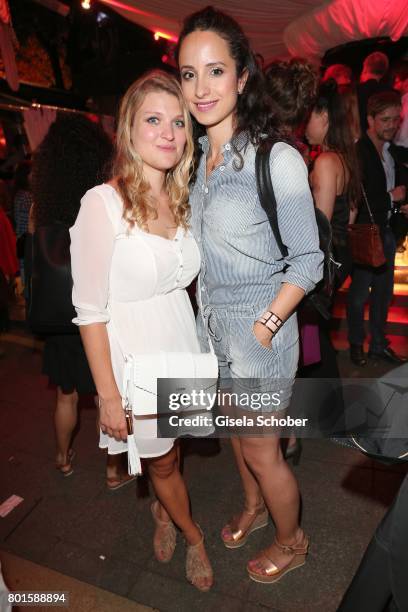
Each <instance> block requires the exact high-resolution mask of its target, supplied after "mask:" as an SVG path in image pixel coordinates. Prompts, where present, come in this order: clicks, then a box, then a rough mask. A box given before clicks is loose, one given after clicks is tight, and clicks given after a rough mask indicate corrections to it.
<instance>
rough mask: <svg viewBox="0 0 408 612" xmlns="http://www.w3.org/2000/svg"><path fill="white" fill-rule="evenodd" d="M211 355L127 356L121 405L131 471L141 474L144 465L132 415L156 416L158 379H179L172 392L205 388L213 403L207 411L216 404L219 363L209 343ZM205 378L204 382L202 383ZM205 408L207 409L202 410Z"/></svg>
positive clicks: (163, 352)
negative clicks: (126, 432)
mask: <svg viewBox="0 0 408 612" xmlns="http://www.w3.org/2000/svg"><path fill="white" fill-rule="evenodd" d="M210 348H211V350H210V352H209V353H187V352H185V353H171V352H166V351H160V352H159V353H138V354H133V353H129V354H127V355H126V356H125V367H124V371H123V389H122V403H123V408H124V410H125V416H126V424H127V430H128V436H127V444H128V472H129V474H141V473H142V465H141V462H140V455H139V451H138V449H137V446H136V441H135V437H134V432H133V416H143V415H157V399H158V393H157V380H158V379H159V378H167V379H177V388H173V389H174V391H173V389H172V390H171V391H172V392H175V391H177V394H185V393H186V394H189V396H191V393H192V391H193V390H194V389H195V390H197V389H204V391H205V392H206V393H210V396H212V398H213V399H212V400H211V401H210V402H207V405H206V406H205V409H206V410H210V409H211V408H212V406H213V405H214V403H215V397H216V390H217V381H218V360H217V357H216V355H215V353H214V349H213V346H212V343H211V340H210ZM203 379H204V380H203ZM202 409H204V407H202Z"/></svg>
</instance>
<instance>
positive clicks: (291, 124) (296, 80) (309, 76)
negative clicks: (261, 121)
mask: <svg viewBox="0 0 408 612" xmlns="http://www.w3.org/2000/svg"><path fill="white" fill-rule="evenodd" d="M265 77H266V89H267V93H268V96H269V103H270V107H271V114H272V115H271V121H272V126H271V131H272V133H273V132H277V133H278V134H280V135H283V136H284V135H285V134H286V136H291V135H293V132H294V131H295V130H296V128H298V127H299V126H300V125H301V124H302V123H304V122H305V121H306V120H307V118H308V116H309V114H310V113H311V111H312V108H313V105H314V103H315V100H316V93H317V87H318V76H317V72H316V70H315V69H314V67H313V66H312V65H311V64H309V63H308V62H306V61H305V60H303V59H301V58H293V59H291V60H289V61H274V62H272V63H271V64H269V65H268V66H267V67H266V69H265Z"/></svg>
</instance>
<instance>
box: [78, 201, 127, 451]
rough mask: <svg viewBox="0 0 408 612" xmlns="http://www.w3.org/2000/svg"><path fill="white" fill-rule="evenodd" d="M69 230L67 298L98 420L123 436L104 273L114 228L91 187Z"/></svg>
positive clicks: (115, 435)
mask: <svg viewBox="0 0 408 612" xmlns="http://www.w3.org/2000/svg"><path fill="white" fill-rule="evenodd" d="M70 234H71V267H72V278H73V281H74V285H73V291H72V301H73V304H74V306H75V309H76V311H77V317H76V318H75V319H74V323H76V324H77V325H79V326H80V333H81V338H82V340H83V344H84V348H85V352H86V356H87V359H88V362H89V366H90V369H91V372H92V376H93V379H94V382H95V386H96V389H97V392H98V395H99V401H100V425H101V429H102V430H103V431H106V433H108V434H109V435H111V436H113V437H114V438H115V439H117V440H120V439H123V440H126V436H127V430H126V420H125V415H124V411H123V408H122V400H121V396H120V393H119V389H118V387H117V384H116V381H115V377H114V373H113V368H112V361H111V353H110V346H109V339H108V333H107V329H106V324H107V322H108V321H109V318H110V317H109V312H108V310H107V304H108V291H109V272H110V266H111V260H112V253H113V245H114V240H115V232H114V227H113V225H112V221H111V219H110V218H109V216H108V214H107V210H106V206H105V202H104V200H103V199H102V197H101V196H100V195H99V194H98V193H96V192H95V191H93V190H91V191H90V192H88V193H87V194H85V196H84V197H83V198H82V205H81V209H80V211H79V214H78V217H77V220H76V222H75V225H74V226H73V227H72V228H71V230H70Z"/></svg>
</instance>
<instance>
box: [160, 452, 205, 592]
mask: <svg viewBox="0 0 408 612" xmlns="http://www.w3.org/2000/svg"><path fill="white" fill-rule="evenodd" d="M177 452H178V451H177V449H176V447H173V448H172V449H171V450H170V451H169V452H168V453H167V454H166V455H162V456H161V457H154V458H152V459H148V468H149V474H150V478H151V480H152V484H153V487H154V490H155V493H156V496H157V498H158V499H159V501H160V504H161V505H162V506H163V508H164V509H165V510H166V512H167V513H168V515H169V517H170V518H171V520H172V521H173V522H174V523H175V524H176V525H177V526H178V527H179V528H180V529H181V531H182V532H183V535H184V537H185V539H186V541H187V543H188V544H189V545H190V546H197V548H196V549H195V552H196V554H197V556H198V557H199V559H200V562H202V564H204V565H205V566H208V570H209V571H207V575H201V576H197V578H196V579H194V581H193V584H194V585H195V586H196V587H197V588H199V589H208V588H209V587H210V586H211V585H212V581H213V579H212V574H211V571H210V567H211V566H210V563H209V561H208V557H207V553H206V552H205V548H204V544H201V545H200V543H201V542H202V533H201V531H200V530H199V528H198V527H197V525H196V523H194V521H193V519H192V516H191V513H190V502H189V499H188V494H187V489H186V485H185V482H184V480H183V478H182V476H181V474H180V470H179V467H178V463H179V460H178V455H177Z"/></svg>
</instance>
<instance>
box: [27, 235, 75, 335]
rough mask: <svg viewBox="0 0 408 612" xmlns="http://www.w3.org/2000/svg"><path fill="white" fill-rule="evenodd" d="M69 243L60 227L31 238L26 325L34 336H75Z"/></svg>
mask: <svg viewBox="0 0 408 612" xmlns="http://www.w3.org/2000/svg"><path fill="white" fill-rule="evenodd" d="M70 244H71V239H70V235H69V228H68V227H67V226H66V225H63V224H61V223H56V224H54V225H47V226H42V227H39V228H37V229H36V230H35V232H34V234H33V237H32V249H31V264H32V270H31V279H30V296H29V308H28V323H29V326H30V328H31V330H32V331H33V332H34V333H36V334H75V333H78V328H77V326H76V325H74V324H73V323H72V319H73V318H74V317H75V316H76V313H75V309H74V307H73V305H72V276H71V256H70V250H69V248H70Z"/></svg>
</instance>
